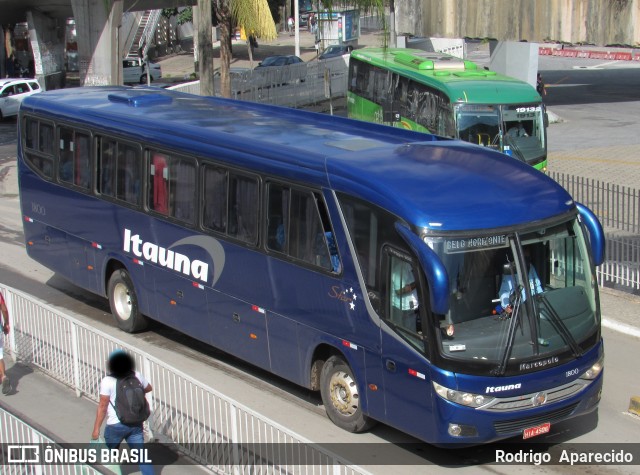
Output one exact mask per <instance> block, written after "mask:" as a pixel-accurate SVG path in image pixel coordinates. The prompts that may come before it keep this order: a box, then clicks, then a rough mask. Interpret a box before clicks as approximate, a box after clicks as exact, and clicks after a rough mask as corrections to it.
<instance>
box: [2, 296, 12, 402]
mask: <svg viewBox="0 0 640 475" xmlns="http://www.w3.org/2000/svg"><path fill="white" fill-rule="evenodd" d="M0 313H2V333H3V334H5V335H8V334H9V310H7V305H6V304H5V303H4V297H3V296H2V294H1V293H0ZM0 381H1V382H2V394H9V393H10V392H11V381H10V380H9V376H7V374H6V373H5V367H4V337H2V336H0Z"/></svg>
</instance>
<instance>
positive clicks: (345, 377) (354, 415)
mask: <svg viewBox="0 0 640 475" xmlns="http://www.w3.org/2000/svg"><path fill="white" fill-rule="evenodd" d="M314 363H315V362H314ZM361 391H362V392H361ZM320 394H321V396H322V402H323V404H324V407H325V411H326V412H327V416H328V417H329V419H331V422H333V423H334V424H335V425H337V426H338V427H340V428H341V429H344V430H346V431H349V432H364V431H366V430H368V429H369V428H371V427H372V426H373V425H374V424H375V421H374V420H373V419H371V418H369V417H368V416H366V415H365V414H364V412H363V409H362V405H363V404H362V402H363V401H361V399H362V398H363V397H364V390H363V388H362V387H361V386H360V385H359V384H358V381H357V379H356V376H355V374H354V372H353V370H352V369H351V366H349V364H348V363H347V361H346V360H345V358H344V357H343V356H342V355H341V354H340V352H338V351H334V354H332V355H331V356H329V358H328V359H327V360H326V361H325V362H324V364H323V365H322V370H321V372H320Z"/></svg>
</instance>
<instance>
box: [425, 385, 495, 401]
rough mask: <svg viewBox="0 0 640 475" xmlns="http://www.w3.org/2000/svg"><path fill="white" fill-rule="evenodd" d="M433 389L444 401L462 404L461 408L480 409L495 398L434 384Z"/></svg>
mask: <svg viewBox="0 0 640 475" xmlns="http://www.w3.org/2000/svg"><path fill="white" fill-rule="evenodd" d="M433 388H434V389H435V390H436V393H438V396H440V397H441V398H442V399H446V400H447V401H451V402H455V403H456V404H460V405H461V406H467V407H480V406H484V405H485V404H489V403H490V402H491V401H493V400H494V399H495V398H493V397H487V396H484V395H482V394H474V393H468V392H464V391H456V390H455V389H449V388H446V387H444V386H442V385H441V384H438V383H436V382H435V381H434V382H433Z"/></svg>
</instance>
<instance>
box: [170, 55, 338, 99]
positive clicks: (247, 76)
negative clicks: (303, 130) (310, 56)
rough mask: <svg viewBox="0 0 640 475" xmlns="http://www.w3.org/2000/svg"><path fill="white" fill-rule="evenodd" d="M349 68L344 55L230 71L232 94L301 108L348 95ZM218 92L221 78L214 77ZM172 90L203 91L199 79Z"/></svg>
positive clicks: (193, 92) (237, 96) (179, 85)
mask: <svg viewBox="0 0 640 475" xmlns="http://www.w3.org/2000/svg"><path fill="white" fill-rule="evenodd" d="M348 74H349V68H348V66H347V62H346V60H345V58H344V57H338V58H330V59H327V60H324V61H311V62H308V63H298V64H291V65H289V66H283V67H275V66H274V67H265V68H256V69H248V70H246V71H237V72H236V71H232V72H231V97H232V98H233V99H241V100H245V101H251V102H260V103H264V104H273V105H279V106H287V107H302V106H306V105H311V104H317V103H319V102H323V101H326V100H328V99H329V98H332V99H335V98H339V97H345V96H346V95H347V76H348ZM214 86H215V91H216V94H219V91H220V78H219V77H216V78H215V79H214ZM170 89H172V90H175V91H180V92H187V93H190V94H200V82H199V81H193V82H189V83H185V84H178V85H176V86H172V87H170Z"/></svg>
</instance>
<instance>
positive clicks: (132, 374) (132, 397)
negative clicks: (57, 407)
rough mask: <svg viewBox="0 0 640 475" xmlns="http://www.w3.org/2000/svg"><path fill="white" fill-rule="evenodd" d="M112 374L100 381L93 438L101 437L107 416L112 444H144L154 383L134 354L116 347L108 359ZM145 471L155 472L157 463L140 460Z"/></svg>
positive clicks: (108, 438)
mask: <svg viewBox="0 0 640 475" xmlns="http://www.w3.org/2000/svg"><path fill="white" fill-rule="evenodd" d="M107 368H108V370H109V374H108V375H107V376H105V377H104V378H103V379H102V381H101V382H100V402H99V404H98V410H97V413H96V420H95V423H94V425H93V433H92V434H91V439H92V440H97V439H99V437H100V428H101V427H102V423H103V422H104V420H105V418H106V419H107V425H106V427H105V429H104V439H105V443H106V445H107V447H108V448H110V449H117V448H118V447H120V444H121V443H122V441H123V440H124V441H126V442H127V444H128V445H129V447H130V448H132V449H142V448H143V447H144V432H143V424H144V421H146V420H147V418H148V417H149V414H150V410H149V404H148V403H147V400H146V398H145V394H147V393H149V392H151V390H152V387H151V384H149V381H147V380H146V378H145V377H144V376H142V375H141V374H140V373H139V372H138V371H136V370H135V362H134V360H133V358H132V357H131V355H129V354H128V353H126V352H125V351H123V350H116V351H114V352H113V353H111V355H109V360H108V361H107ZM140 471H141V472H142V474H143V475H152V474H153V473H154V471H153V466H151V465H150V464H147V463H141V464H140Z"/></svg>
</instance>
